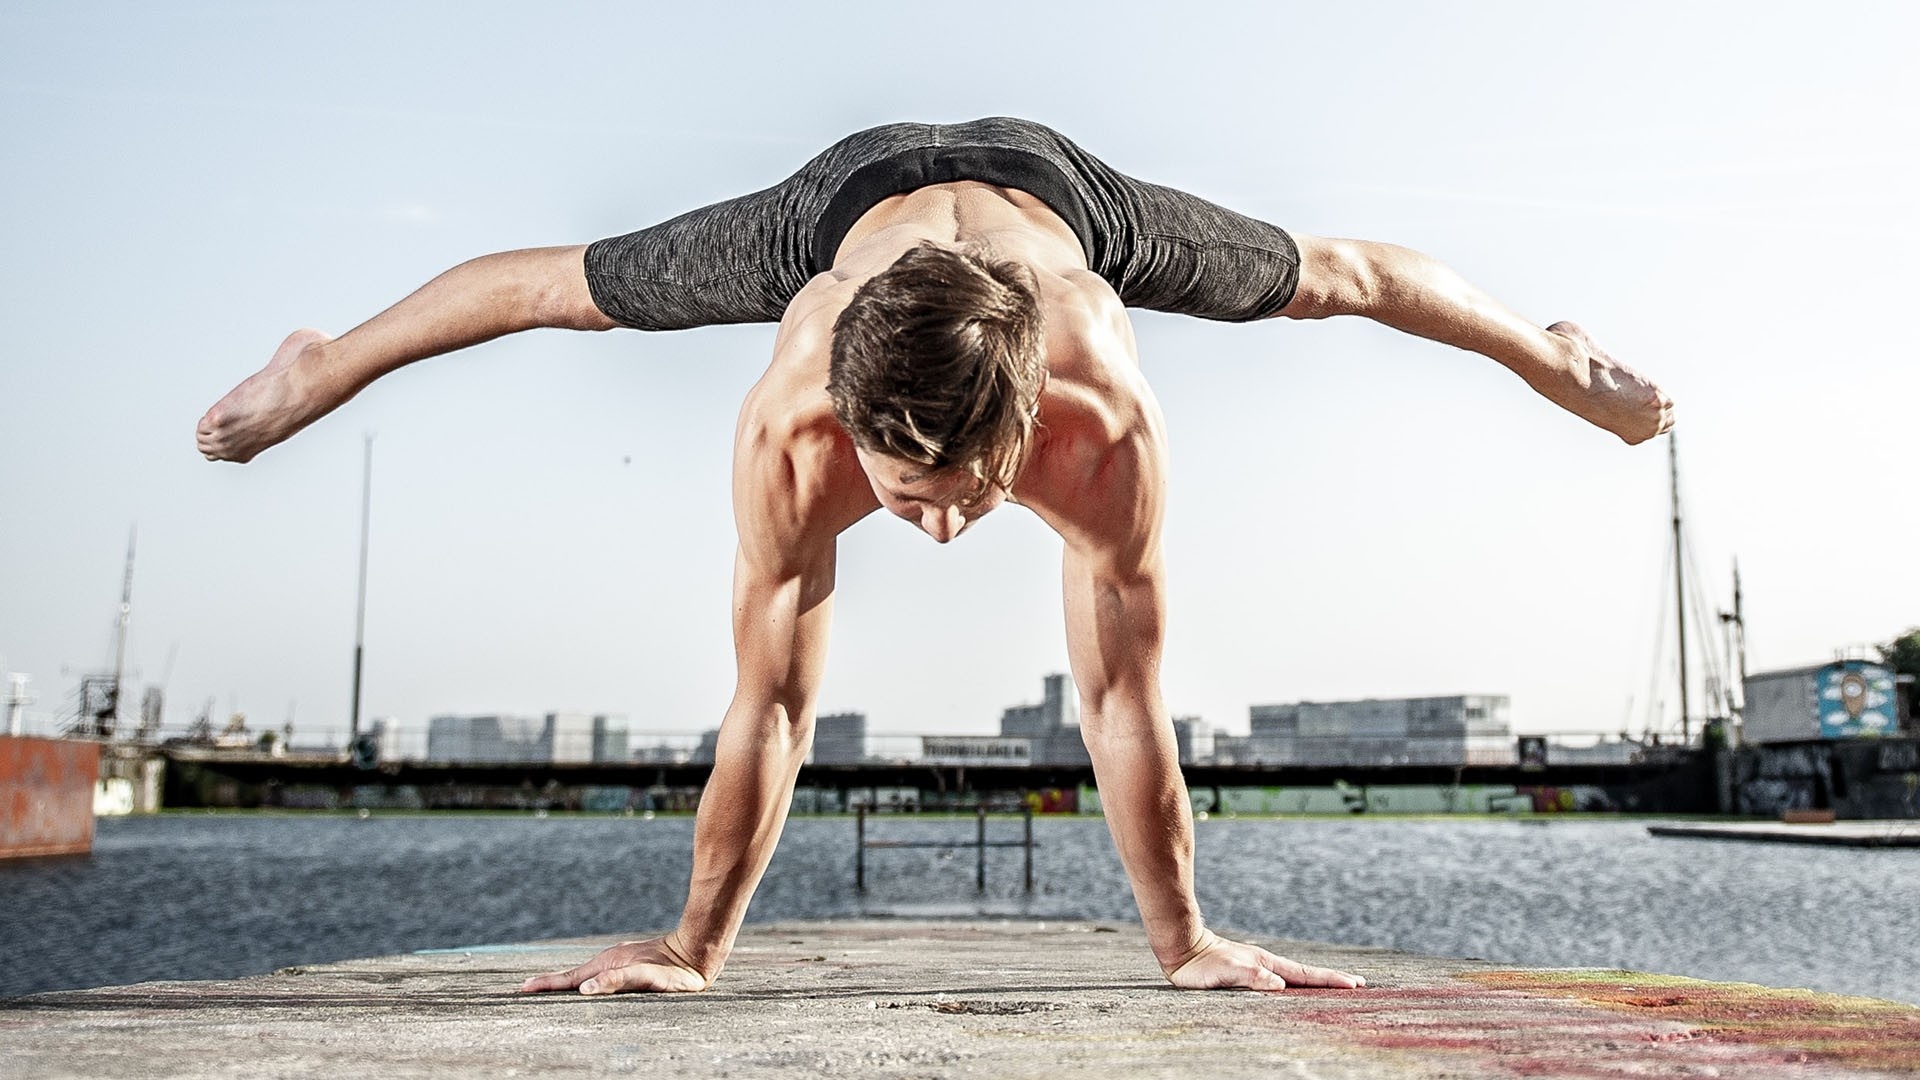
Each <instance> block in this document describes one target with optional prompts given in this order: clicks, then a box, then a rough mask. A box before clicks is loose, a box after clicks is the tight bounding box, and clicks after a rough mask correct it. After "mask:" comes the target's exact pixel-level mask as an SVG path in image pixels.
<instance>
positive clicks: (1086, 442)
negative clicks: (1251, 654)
mask: <svg viewBox="0 0 1920 1080" xmlns="http://www.w3.org/2000/svg"><path fill="white" fill-rule="evenodd" d="M1128 305H1132V306H1139V307H1149V308H1155V309H1158V310H1164V311H1176V312H1183V313H1187V314H1192V315H1197V316H1201V317H1204V318H1213V319H1224V320H1230V321H1246V320H1251V319H1257V318H1267V317H1273V316H1281V317H1286V318H1293V319H1319V318H1324V317H1327V316H1330V315H1362V316H1365V317H1367V318H1371V319H1374V320H1377V321H1379V322H1381V323H1384V324H1386V325H1388V326H1392V327H1394V328H1396V329H1399V330H1403V331H1406V332H1408V333H1412V334H1417V335H1420V336H1422V337H1426V338H1431V339H1434V340H1436V341H1441V342H1444V343H1446V344H1449V345H1454V346H1457V347H1460V348H1463V349H1469V350H1472V351H1474V352H1477V353H1481V354H1483V355H1485V356H1488V357H1491V358H1492V359H1494V360H1496V361H1498V362H1499V363H1501V364H1503V365H1505V366H1506V367H1507V368H1509V369H1510V370H1512V371H1513V372H1514V373H1515V374H1517V375H1519V376H1520V377H1521V378H1522V379H1525V380H1526V381H1527V384H1528V385H1530V386H1532V387H1533V388H1534V389H1535V390H1536V391H1538V392H1539V393H1541V394H1542V395H1544V396H1545V397H1547V398H1548V399H1549V400H1551V401H1553V402H1554V403H1556V404H1558V405H1560V406H1562V407H1563V408H1565V409H1567V410H1568V411H1570V412H1572V413H1574V414H1575V415H1577V416H1580V417H1582V418H1584V419H1586V420H1588V421H1590V422H1592V423H1593V424H1595V425H1597V426H1599V427H1601V428H1604V429H1605V430H1607V431H1610V432H1613V433H1614V434H1615V435H1618V436H1619V437H1620V438H1622V439H1624V440H1625V441H1627V442H1628V443H1637V442H1641V441H1643V440H1646V439H1649V438H1652V437H1653V436H1654V435H1656V434H1659V433H1660V432H1663V431H1665V430H1667V428H1668V427H1669V426H1671V424H1672V406H1671V403H1670V402H1669V400H1668V399H1667V397H1666V396H1665V395H1664V394H1662V393H1661V392H1660V390H1659V389H1658V388H1657V387H1655V386H1654V385H1653V383H1651V382H1650V381H1648V380H1647V379H1645V378H1644V377H1642V376H1640V375H1639V374H1637V373H1635V372H1633V371H1632V370H1630V369H1628V368H1627V367H1625V366H1623V365H1621V364H1619V363H1616V362H1615V361H1614V360H1613V359H1612V358H1610V357H1608V356H1607V355H1606V354H1605V353H1603V352H1601V351H1600V350H1599V348H1598V347H1597V346H1595V344H1594V343H1593V341H1592V339H1591V338H1589V337H1588V336H1587V335H1586V334H1585V333H1584V332H1582V331H1581V330H1580V328H1579V327H1577V326H1574V325H1572V324H1570V323H1557V324H1555V325H1553V326H1550V327H1547V328H1545V329H1542V328H1540V327H1538V326H1535V325H1533V324H1532V323H1529V322H1527V321H1526V320H1524V319H1522V318H1520V317H1519V316H1517V315H1515V314H1514V313H1513V312H1511V311H1509V310H1507V309H1506V308H1504V307H1502V306H1501V305H1500V304H1498V303H1497V302H1495V301H1494V300H1493V299H1491V298H1490V297H1488V296H1486V295H1485V294H1483V293H1481V292H1479V291H1478V290H1476V289H1474V288H1473V287H1472V286H1470V285H1468V284H1467V283H1466V282H1464V281H1462V280H1461V279H1460V278H1459V277H1458V276H1457V275H1455V274H1454V273H1452V272H1451V271H1449V270H1447V269H1446V268H1445V267H1443V266H1441V265H1440V264H1438V263H1436V262H1434V261H1433V260H1431V259H1428V258H1427V257H1425V256H1422V255H1420V254H1418V253H1415V252H1412V251H1409V250H1406V249H1404V248H1398V247H1393V246H1390V245H1385V244H1377V243H1369V242H1363V241H1353V240H1327V239H1320V238H1315V237H1309V236H1297V235H1289V234H1288V233H1286V232H1284V231H1282V230H1280V229H1278V228H1275V227H1274V226H1272V225H1268V224H1266V223H1263V222H1258V221H1254V220H1252V219H1250V218H1245V217H1242V216H1240V215H1238V214H1234V213H1232V212H1230V211H1227V210H1224V209H1222V208H1220V207H1217V206H1214V205H1212V204H1210V203H1207V202H1204V201H1203V200H1200V199H1197V198H1195V197H1193V196H1190V195H1186V194H1184V193H1181V192H1177V191H1173V190H1171V189H1167V188H1162V187H1157V186H1155V185H1151V184H1145V183H1142V182H1140V181H1137V180H1134V179H1132V178H1130V177H1127V176H1124V175H1123V174H1120V173H1118V172H1116V171H1114V170H1113V169H1111V168H1109V167H1107V166H1106V165H1105V164H1103V163H1102V162H1100V161H1099V160H1097V159H1095V158H1093V157H1092V156H1091V155H1088V154H1087V153H1086V152H1085V151H1084V150H1082V149H1080V148H1079V147H1078V146H1075V145H1074V144H1073V143H1071V142H1069V141H1068V140H1067V139H1065V138H1064V137H1062V136H1061V135H1059V134H1058V133H1057V132H1053V131H1050V130H1048V129H1047V128H1044V127H1042V126H1040V125H1038V124H1033V123H1029V122H1026V121H1020V120H1011V119H1005V118H998V119H989V120H980V121H974V122H972V123H968V124H954V125H925V124H894V125H888V126H885V127H880V128H875V129H872V130H870V131H865V132H861V133H859V134H856V135H854V136H850V137H849V138H847V139H845V140H843V141H842V142H840V143H837V144H835V146H833V147H832V148H830V149H829V150H827V151H826V152H825V153H823V154H822V155H820V157H818V158H816V159H814V161H812V162H810V163H809V164H808V165H807V166H806V167H805V168H803V169H802V170H801V171H800V172H799V173H797V174H795V175H794V176H793V177H791V178H789V179H788V180H787V181H785V182H783V183H782V184H780V185H777V186H775V187H773V188H769V189H767V190H766V191H762V192H758V193H756V194H753V195H748V196H744V197H742V198H740V199H735V200H731V201H729V202H725V203H720V204H716V205H715V206H711V207H707V208H705V209H702V210H697V211H694V212H692V213H690V214H686V215H682V216H681V217H678V218H675V219H673V220H672V221H669V222H666V223H663V224H661V225H658V226H655V227H653V228H651V229H645V230H642V231H640V232H638V233H634V234H631V235H629V236H624V237H618V238H615V239H611V240H603V241H600V242H599V243H596V244H592V245H588V246H586V247H565V248H547V249H541V250H531V251H516V252H508V253H503V254H497V255H489V256H485V257H483V258H480V259H476V260H474V261H472V262H468V263H465V264H462V265H460V266H458V267H455V268H454V269H452V270H449V271H447V272H446V273H445V274H442V275H441V276H440V277H438V278H436V279H434V280H433V281H432V282H430V283H428V284H427V285H425V286H423V287H422V288H421V289H420V290H419V291H417V292H415V293H414V294H412V295H411V296H409V297H407V298H406V299H404V300H402V301H400V302H399V303H398V304H396V305H394V306H393V307H392V308H389V309H388V310H387V311H385V312H383V313H381V314H380V315H378V316H376V317H375V318H373V319H372V320H370V321H368V322H367V323H365V324H363V325H361V326H360V327H358V328H356V329H354V330H353V331H351V332H349V333H347V334H345V335H342V336H341V337H339V338H337V339H333V338H328V337H327V336H326V335H324V334H321V333H319V332H317V331H313V330H301V331H298V332H296V333H295V334H293V335H292V336H291V337H289V338H288V339H287V340H286V342H285V343H284V344H282V345H281V346H280V349H279V351H278V352H276V353H275V354H274V356H273V359H272V360H271V361H270V362H269V363H268V364H267V366H266V367H265V368H264V369H263V370H261V371H260V372H258V373H257V374H255V375H253V376H252V377H250V378H248V379H247V380H246V381H245V382H242V383H241V384H240V385H239V386H237V387H236V388H234V390H233V391H231V392H230V393H228V394H227V395H226V397H224V398H222V399H221V400H220V401H219V402H218V403H217V404H215V405H214V406H213V408H212V409H210V410H208V412H207V414H206V416H205V417H203V418H202V419H201V421H200V424H199V429H198V442H199V448H200V450H201V452H202V453H203V454H205V455H206V457H208V458H209V459H212V460H226V461H239V462H244V461H248V460H251V459H252V458H253V457H254V455H256V454H258V453H260V452H261V451H262V450H265V449H267V448H268V447H270V446H273V445H275V444H276V443H279V442H281V441H282V440H284V439H286V438H288V437H289V436H291V435H293V434H294V433H295V432H297V431H299V430H300V429H301V428H303V427H305V426H306V425H307V424H309V423H312V422H313V421H314V420H317V419H318V418H320V417H321V416H323V415H325V414H326V413H327V412H329V411H330V410H332V409H334V408H335V407H337V406H339V405H340V404H341V403H343V402H345V401H347V400H348V399H349V398H351V397H352V396H353V395H354V394H356V393H357V392H359V391H360V390H361V389H362V388H363V387H365V386H366V385H367V384H368V383H370V382H372V381H373V380H374V379H377V378H379V377H380V376H381V375H384V374H386V373H387V372H389V371H392V370H394V369H396V368H398V367H400V366H402V365H404V364H408V363H411V362H413V361H415V360H420V359H423V358H425V357H429V356H436V355H439V354H441V353H445V352H450V351H453V350H455V349H459V348H463V347H465V346H468V345H474V344H478V343H479V342H483V341H487V340H490V339H492V338H495V337H499V336H500V335H503V334H509V333H514V332H516V331H520V330H527V329H531V328H534V327H568V328H572V329H577V330H606V329H611V328H613V327H615V326H619V325H625V326H630V327H634V328H638V329H681V328H686V327H692V326H699V325H708V324H713V323H730V322H748V321H778V322H779V324H780V325H779V332H778V334H777V336H776V337H775V339H774V350H773V362H772V364H771V365H770V366H769V367H768V368H767V372H766V374H765V375H764V376H762V377H761V379H760V381H759V382H758V383H757V384H756V385H755V386H754V388H753V389H752V390H751V391H750V392H749V393H748V394H747V397H746V401H745V403H744V404H743V405H742V406H741V410H740V419H739V425H738V429H737V432H736V435H735V440H734V464H733V505H734V516H735V521H736V527H737V529H738V533H739V551H738V555H737V557H736V560H735V563H734V587H733V628H734V646H735V652H736V658H737V663H738V682H737V684H736V687H735V690H734V696H733V699H732V703H731V704H730V705H729V706H728V708H727V713H726V718H725V721H724V722H723V724H722V725H721V729H720V740H719V745H718V747H717V748H716V752H715V759H714V767H713V774H712V778H711V779H710V780H709V782H708V784H707V787H706V791H705V794H704V795H703V797H702V798H701V800H700V812H699V817H698V821H697V824H696V827H695V832H694V867H693V878H692V882H691V884H690V887H689V891H688V897H687V904H686V908H685V911H684V913H683V914H682V916H681V919H680V923H679V926H678V927H677V928H676V929H674V930H673V931H672V932H671V933H669V934H666V935H665V936H663V937H660V938H656V939H654V940H651V941H639V942H627V943H624V944H620V945H615V946H613V947H611V948H608V949H607V950H605V951H604V952H602V953H600V954H599V955H598V956H596V957H595V958H594V959H592V960H591V961H589V962H587V963H586V964H583V965H581V966H579V967H577V968H574V969H572V970H570V971H562V972H555V973H553V974H549V975H542V976H538V977H536V978H532V979H529V980H527V981H526V983H525V984H524V985H523V986H522V989H523V990H527V991H539V990H571V989H577V990H579V991H580V992H582V993H588V994H606V993H616V992H620V991H695V990H702V989H705V988H706V987H708V986H710V985H712V983H713V980H714V979H715V978H716V977H718V976H719V974H720V970H721V968H722V966H723V965H724V964H725V963H726V959H727V955H728V953H729V951H730V950H731V949H732V946H733V941H734V937H735V935H736V934H737V933H738V931H739V928H740V924H741V920H742V919H743V918H744V916H745V914H746V909H747V901H748V899H749V898H750V897H751V895H752V893H753V890H754V887H755V886H756V885H757V884H758V883H759V881H760V877H761V875H762V873H763V872H764V871H765V870H766V867H767V862H768V860H769V859H770V858H771V857H772V854H773V849H774V844H775V842H776V841H777V840H778V838H779V835H780V830H781V827H782V826H783V824H784V823H785V819H786V814H787V807H788V803H789V802H790V800H791V796H792V791H793V784H794V779H795V775H796V773H797V771H798V770H799V767H800V765H801V763H802V761H803V760H804V759H805V757H806V754H807V750H808V747H809V745H810V743H811V741H812V735H813V722H814V709H815V705H816V696H817V693H818V689H819V685H820V678H821V673H822V669H823V667H824V664H825V661H826V651H827V628H828V623H829V620H830V618H831V610H832V599H833V589H834V552H835V545H836V538H837V537H838V536H839V534H840V533H841V532H843V531H844V530H846V529H847V528H848V527H849V526H851V525H853V524H854V523H855V522H856V521H859V520H860V519H862V518H864V517H866V516H867V515H868V514H870V513H872V512H873V511H875V510H878V509H881V508H885V509H886V510H887V511H888V512H890V513H893V514H895V515H898V516H899V517H902V518H904V519H906V520H907V521H909V522H912V523H913V524H914V525H916V526H917V527H918V528H919V529H920V530H921V531H922V532H925V533H926V534H927V535H928V536H930V537H932V538H933V539H934V540H936V541H938V542H940V543H943V544H944V543H947V542H948V541H951V540H952V539H953V538H954V537H956V536H959V535H960V534H961V533H963V532H965V531H966V530H967V529H968V528H969V527H970V526H971V525H972V524H973V522H974V521H976V520H978V519H979V518H980V517H981V516H983V515H985V514H987V513H989V512H991V511H992V510H993V509H994V508H995V507H997V506H999V505H1000V504H1001V503H1002V502H1015V503H1018V504H1020V505H1022V506H1024V507H1026V508H1027V509H1029V510H1031V511H1032V512H1033V513H1035V514H1038V515H1039V516H1040V518H1041V519H1042V520H1043V521H1045V522H1046V523H1047V524H1048V525H1050V526H1051V527H1052V528H1053V529H1054V530H1055V531H1056V532H1058V533H1059V534H1060V536H1061V538H1062V539H1063V540H1064V541H1065V551H1066V554H1065V567H1064V578H1065V608H1066V621H1067V643H1068V652H1069V656H1070V659H1071V664H1072V670H1073V676H1074V681H1075V683H1076V685H1077V686H1078V687H1079V690H1080V695H1081V701H1080V716H1081V729H1082V732H1083V734H1084V736H1085V738H1086V743H1087V749H1088V752H1089V754H1090V755H1091V757H1092V761H1093V769H1094V775H1095V779H1096V781H1097V782H1098V784H1099V787H1100V796H1101V805H1102V807H1103V808H1104V809H1105V812H1106V818H1107V824H1108V827H1109V829H1110V830H1111V832H1112V835H1113V839H1114V843H1115V846H1116V847H1117V848H1118V849H1119V854H1120V859H1121V862H1122V863H1123V865H1124V866H1125V868H1126V872H1127V876H1128V878H1129V880H1130V881H1131V883H1132V886H1133V893H1134V899H1135V901H1136V902H1137V904H1138V905H1139V910H1140V916H1141V919H1142V922H1143V923H1144V924H1145V927H1146V931H1147V938H1148V942H1149V944H1150V946H1151V947H1152V950H1153V954H1154V958H1155V959H1156V960H1157V961H1158V962H1159V965H1160V969H1161V971H1162V972H1163V973H1165V975H1166V977H1167V979H1168V980H1169V981H1171V982H1172V983H1173V984H1174V985H1175V986H1179V987H1185V988H1193V989H1207V988H1224V987H1247V988H1251V989H1255V990H1278V989H1282V988H1284V987H1286V986H1322V987H1348V988H1351V987H1356V986H1361V985H1364V980H1363V979H1361V978H1360V977H1358V976H1355V975H1350V974H1347V973H1345V972H1340V971H1333V970H1329V969H1326V968H1317V967H1309V966H1306V965H1303V964H1299V963H1296V962H1294V961H1292V960H1288V959H1285V958H1283V957H1279V956H1276V955H1274V954H1273V953H1270V952H1268V951H1266V950H1264V949H1261V948H1259V947H1257V946H1253V945H1247V944H1242V943H1239V942H1235V941H1230V940H1227V939H1225V938H1222V937H1220V936H1218V935H1216V934H1214V933H1213V932H1212V931H1210V930H1208V929H1207V927H1206V925H1205V923H1204V922H1203V921H1202V919H1201V916H1200V908H1199V904H1198V902H1197V901H1196V899H1195V897H1194V886H1193V825H1192V818H1191V813H1190V810H1189V806H1188V801H1187V791H1186V786H1185V784H1184V783H1183V781H1182V779H1181V775H1180V768H1179V760H1178V757H1177V754H1176V750H1175V745H1174V739H1173V728H1172V726H1171V724H1170V723H1169V722H1168V716H1167V710H1166V706H1165V704H1164V703H1163V702H1162V700H1161V695H1160V672H1159V666H1160V652H1161V643H1162V638H1163V636H1164V630H1165V626H1166V568H1165V565H1164V562H1163V560H1162V557H1161V552H1160V536H1161V524H1162V515H1163V510H1164V507H1165V502H1166V431H1165V423H1164V421H1163V420H1162V418H1161V415H1160V409H1159V407H1158V405H1157V404H1156V403H1155V401H1154V397H1153V393H1152V391H1151V390H1150V389H1149V388H1148V386H1147V384H1146V380H1145V379H1144V378H1143V377H1142V376H1141V372H1140V365H1139V361H1138V358H1137V356H1136V355H1135V349H1134V340H1133V333H1132V328H1131V326H1130V324H1129V322H1128V319H1127V315H1126V312H1125V307H1126V306H1128Z"/></svg>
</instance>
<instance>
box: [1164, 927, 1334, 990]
mask: <svg viewBox="0 0 1920 1080" xmlns="http://www.w3.org/2000/svg"><path fill="white" fill-rule="evenodd" d="M1206 936H1207V941H1206V942H1205V943H1204V944H1202V945H1201V946H1200V948H1199V949H1198V950H1196V951H1195V952H1194V953H1193V955H1192V956H1191V957H1189V958H1188V959H1187V960H1186V961H1185V962H1183V963H1181V964H1180V965H1179V966H1178V967H1176V968H1174V969H1173V970H1172V971H1169V972H1167V981H1168V982H1170V983H1172V984H1173V985H1175V986H1177V987H1179V988H1180V989H1182V990H1285V989H1286V988H1287V987H1289V986H1295V987H1301V986H1319V987H1326V988H1329V989H1334V990H1357V989H1359V988H1360V987H1363V986H1365V985H1367V980H1365V979H1363V978H1361V977H1360V976H1358V975H1349V974H1348V973H1346V972H1344V971H1335V970H1333V969H1332V968H1322V967H1308V966H1307V965H1305V964H1299V963H1295V962H1294V961H1292V960H1289V959H1287V958H1286V957H1284V956H1279V955H1276V954H1274V953H1270V952H1268V951H1267V950H1265V949H1263V948H1261V947H1260V946H1258V945H1245V944H1242V943H1240V942H1238V941H1229V940H1227V939H1226V938H1223V937H1221V936H1220V935H1218V934H1215V933H1214V932H1213V931H1211V930H1208V931H1206Z"/></svg>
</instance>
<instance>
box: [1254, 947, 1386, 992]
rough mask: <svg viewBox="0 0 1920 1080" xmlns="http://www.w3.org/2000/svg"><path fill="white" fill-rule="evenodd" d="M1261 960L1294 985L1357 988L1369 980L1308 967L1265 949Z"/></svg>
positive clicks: (1269, 968)
mask: <svg viewBox="0 0 1920 1080" xmlns="http://www.w3.org/2000/svg"><path fill="white" fill-rule="evenodd" d="M1260 962H1261V963H1262V964H1265V965H1266V967H1267V969H1268V970H1269V971H1272V972H1273V973H1274V974H1275V975H1278V976H1280V977H1281V978H1283V979H1285V980H1287V983H1288V984H1289V985H1292V986H1326V987H1332V988H1334V989H1336V990H1356V989H1359V988H1360V987H1362V986H1365V985H1367V980H1365V979H1363V978H1361V977H1360V976H1358V975H1349V974H1347V973H1346V972H1344V971H1335V970H1333V969H1332V968H1323V967H1308V966H1307V965H1305V964H1301V963H1296V962H1294V961H1292V960H1289V959H1287V958H1286V957H1284V956H1275V955H1274V954H1273V953H1270V952H1267V951H1266V950H1265V949H1262V950H1261V951H1260Z"/></svg>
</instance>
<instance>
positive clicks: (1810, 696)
mask: <svg viewBox="0 0 1920 1080" xmlns="http://www.w3.org/2000/svg"><path fill="white" fill-rule="evenodd" d="M1896 686H1897V683H1896V677H1895V675H1894V673H1893V672H1892V671H1890V670H1888V668H1887V667H1886V666H1885V665H1883V664H1875V663H1869V662H1867V661H1865V660H1836V661H1833V662H1832V663H1827V664H1814V665H1811V666H1808V667H1798V668H1788V669H1786V670H1783V671H1767V672H1760V673H1757V674H1754V675H1749V676H1747V679H1746V682H1745V683H1744V684H1743V689H1744V691H1745V693H1744V694H1743V695H1742V696H1743V697H1744V699H1745V702H1746V707H1745V709H1744V710H1743V711H1742V713H1741V738H1742V740H1743V741H1745V742H1747V743H1751V744H1755V745H1766V744H1769V743H1788V742H1811V741H1815V740H1833V739H1877V738H1886V737H1889V736H1893V735H1897V734H1899V733H1900V731H1901V729H1902V727H1903V726H1904V724H1905V723H1906V722H1907V721H1906V718H1904V717H1902V716H1901V715H1900V712H1901V710H1900V705H1901V700H1900V694H1899V693H1898V692H1897V689H1896Z"/></svg>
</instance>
